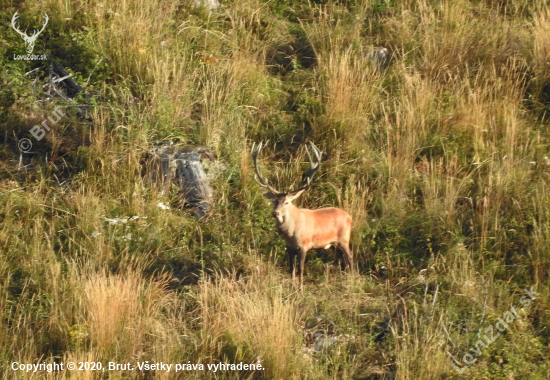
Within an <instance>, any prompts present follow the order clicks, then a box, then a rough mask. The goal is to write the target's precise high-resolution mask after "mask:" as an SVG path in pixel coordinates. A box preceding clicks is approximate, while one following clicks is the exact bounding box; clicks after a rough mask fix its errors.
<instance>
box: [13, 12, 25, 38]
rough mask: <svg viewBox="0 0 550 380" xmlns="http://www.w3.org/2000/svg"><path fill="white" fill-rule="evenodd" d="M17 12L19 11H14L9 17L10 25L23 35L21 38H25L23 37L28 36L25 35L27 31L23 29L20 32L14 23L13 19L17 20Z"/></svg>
mask: <svg viewBox="0 0 550 380" xmlns="http://www.w3.org/2000/svg"><path fill="white" fill-rule="evenodd" d="M18 12H19V11H15V13H14V15H13V17H12V18H11V26H12V27H13V29H14V30H15V31H16V32H17V33H19V34H20V35H21V36H23V38H25V37H28V36H27V31H26V30H25V32H22V31H20V30H19V25H17V26H16V25H15V21H16V20H17V13H18Z"/></svg>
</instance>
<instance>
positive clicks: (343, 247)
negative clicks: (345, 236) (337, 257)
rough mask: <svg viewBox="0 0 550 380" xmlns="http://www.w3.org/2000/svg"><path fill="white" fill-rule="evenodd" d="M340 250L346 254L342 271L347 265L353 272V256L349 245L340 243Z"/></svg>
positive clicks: (343, 258)
mask: <svg viewBox="0 0 550 380" xmlns="http://www.w3.org/2000/svg"><path fill="white" fill-rule="evenodd" d="M339 248H340V249H341V250H342V251H343V252H344V254H343V255H342V270H345V269H346V264H347V265H349V268H350V270H351V271H352V272H353V254H352V253H351V250H350V249H349V243H340V244H339Z"/></svg>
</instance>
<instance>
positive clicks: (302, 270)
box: [299, 248, 307, 291]
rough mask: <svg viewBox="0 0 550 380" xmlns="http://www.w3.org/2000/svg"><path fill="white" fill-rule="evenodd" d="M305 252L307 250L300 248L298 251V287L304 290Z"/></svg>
mask: <svg viewBox="0 0 550 380" xmlns="http://www.w3.org/2000/svg"><path fill="white" fill-rule="evenodd" d="M306 253H307V251H306V250H305V249H303V248H300V252H299V255H300V266H299V270H300V289H301V290H302V291H303V290H304V267H305V266H306Z"/></svg>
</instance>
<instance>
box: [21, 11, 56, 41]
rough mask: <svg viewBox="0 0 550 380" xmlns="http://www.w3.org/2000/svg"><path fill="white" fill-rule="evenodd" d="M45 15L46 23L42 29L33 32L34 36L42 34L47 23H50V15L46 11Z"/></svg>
mask: <svg viewBox="0 0 550 380" xmlns="http://www.w3.org/2000/svg"><path fill="white" fill-rule="evenodd" d="M44 16H45V18H46V21H44V25H42V29H40V31H36V30H35V31H34V33H33V34H32V37H38V35H40V33H42V32H43V31H44V29H45V28H46V25H48V20H49V19H50V18H49V17H48V15H47V14H46V13H44ZM25 32H26V31H25Z"/></svg>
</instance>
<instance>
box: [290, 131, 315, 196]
mask: <svg viewBox="0 0 550 380" xmlns="http://www.w3.org/2000/svg"><path fill="white" fill-rule="evenodd" d="M309 145H311V149H312V150H313V154H315V158H316V159H317V162H313V160H312V159H311V154H309V149H308V148H307V145H306V146H305V148H306V153H307V158H308V160H309V172H308V173H307V176H306V177H305V178H304V180H303V183H302V186H300V187H299V188H298V189H296V190H291V191H289V192H288V193H289V194H292V193H298V192H300V191H302V190H305V189H307V188H308V187H309V185H310V184H311V181H312V180H313V176H314V175H315V172H316V171H317V170H318V169H319V167H320V166H321V151H320V150H319V149H318V148H317V147H316V146H315V144H313V143H312V142H311V141H310V142H309Z"/></svg>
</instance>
